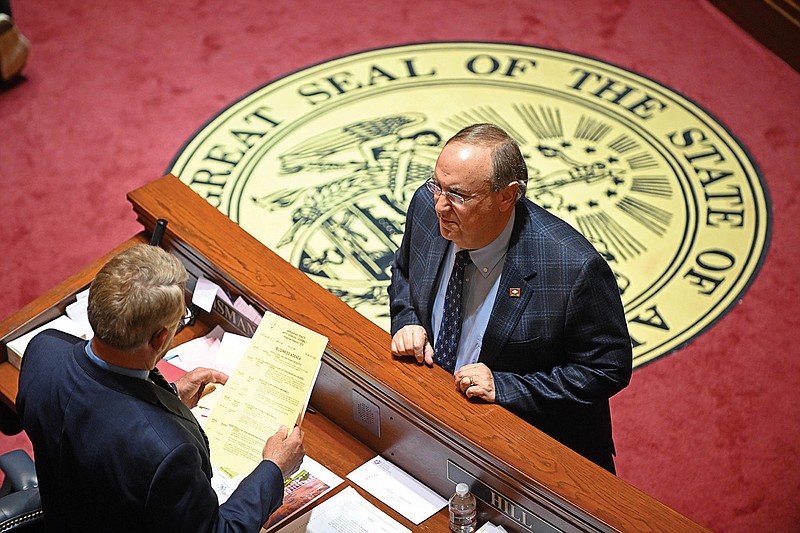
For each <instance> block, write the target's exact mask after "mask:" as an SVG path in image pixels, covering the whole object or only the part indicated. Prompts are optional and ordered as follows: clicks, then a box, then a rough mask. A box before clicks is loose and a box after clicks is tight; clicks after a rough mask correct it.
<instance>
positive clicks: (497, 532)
mask: <svg viewBox="0 0 800 533" xmlns="http://www.w3.org/2000/svg"><path fill="white" fill-rule="evenodd" d="M475 533H507V532H506V530H505V528H504V527H503V526H496V525H494V524H492V523H491V522H486V523H485V524H483V525H482V526H481V527H480V529H478V530H477V531H476V532H475Z"/></svg>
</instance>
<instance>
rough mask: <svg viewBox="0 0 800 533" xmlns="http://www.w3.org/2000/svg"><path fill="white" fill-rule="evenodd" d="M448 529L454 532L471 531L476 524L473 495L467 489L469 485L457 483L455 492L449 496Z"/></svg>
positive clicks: (471, 532)
mask: <svg viewBox="0 0 800 533" xmlns="http://www.w3.org/2000/svg"><path fill="white" fill-rule="evenodd" d="M448 508H449V509H450V531H453V532H455V533H473V532H474V531H475V529H476V526H477V517H476V513H475V511H476V506H475V496H473V495H472V493H471V492H470V491H469V485H467V484H466V483H459V484H458V485H456V493H455V494H453V496H452V497H451V498H450V503H449V505H448Z"/></svg>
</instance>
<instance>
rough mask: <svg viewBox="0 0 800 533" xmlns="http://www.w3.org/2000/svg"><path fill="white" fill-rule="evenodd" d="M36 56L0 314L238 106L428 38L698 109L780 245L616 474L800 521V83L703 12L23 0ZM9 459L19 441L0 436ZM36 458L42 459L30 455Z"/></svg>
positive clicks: (5, 244) (12, 186)
mask: <svg viewBox="0 0 800 533" xmlns="http://www.w3.org/2000/svg"><path fill="white" fill-rule="evenodd" d="M14 9H15V18H16V20H17V23H18V25H19V27H20V29H21V31H22V32H23V33H24V34H25V35H26V36H27V37H28V38H29V39H30V41H31V43H32V50H31V56H30V59H29V63H28V65H27V67H26V68H25V70H24V74H25V79H24V80H23V81H22V82H21V83H19V84H17V85H15V86H13V87H11V88H8V89H7V90H4V91H2V92H0V184H2V185H1V186H2V189H1V190H2V195H1V196H0V198H2V200H3V201H2V208H3V220H4V223H3V224H2V225H1V226H0V250H1V251H2V255H3V257H2V260H0V290H2V294H3V296H2V298H0V316H2V317H5V316H7V315H9V314H11V313H12V312H13V311H15V310H16V309H18V308H20V307H22V306H23V305H25V304H26V303H28V302H29V301H31V300H32V299H33V298H35V297H36V296H38V295H39V294H41V293H42V292H44V291H45V290H46V289H48V288H50V287H52V286H53V285H54V284H56V283H58V282H60V281H61V280H63V279H64V278H66V277H67V276H69V275H70V274H72V273H74V272H75V271H76V270H78V269H79V268H81V267H82V266H84V265H85V264H86V263H87V262H89V260H91V259H94V258H96V257H97V256H99V255H100V254H102V253H105V252H107V251H108V250H109V249H110V248H111V247H112V246H113V245H115V244H116V243H118V242H120V241H121V240H123V239H125V238H127V237H129V236H131V235H132V234H133V233H135V232H136V231H138V225H137V224H136V222H135V218H134V216H133V213H132V211H131V210H130V207H129V204H128V203H127V201H126V200H125V194H126V192H127V191H129V190H130V189H133V188H135V187H137V186H139V185H142V184H144V183H146V182H149V181H151V180H153V179H155V178H157V177H160V176H161V175H162V174H163V173H164V171H165V169H166V168H167V166H168V165H169V163H170V161H172V158H173V157H174V155H175V154H176V153H177V152H178V150H179V149H180V147H181V146H182V145H183V143H184V142H185V141H186V140H187V139H188V138H190V137H191V136H192V134H193V132H194V131H195V130H197V129H198V128H200V127H201V126H202V125H203V124H204V123H205V122H206V121H207V120H208V119H210V118H211V117H213V116H214V115H215V114H216V113H217V112H218V111H219V110H221V109H222V108H224V107H225V106H226V105H227V104H229V103H230V102H232V101H234V100H236V99H238V98H240V97H241V96H242V95H243V94H246V93H248V92H250V91H252V90H254V89H255V88H257V87H260V86H261V85H263V84H265V83H267V82H269V81H270V80H273V79H275V78H277V77H280V76H283V75H285V74H287V73H289V72H292V71H295V70H298V69H300V68H303V67H306V66H308V65H311V64H314V63H318V62H321V61H325V60H328V59H331V58H333V57H338V56H342V55H346V54H350V53H354V52H358V51H361V50H365V49H369V48H377V47H385V46H393V45H398V44H403V43H411V42H426V41H440V40H441V41H449V40H475V41H502V42H518V43H523V44H530V45H535V46H542V47H548V48H555V49H562V50H567V51H570V52H574V53H578V54H584V55H588V56H592V57H597V58H599V59H602V60H603V61H607V62H610V63H613V64H616V65H619V66H622V67H624V68H627V69H630V70H633V71H635V72H637V73H639V74H642V75H645V76H648V77H650V78H652V79H654V80H657V81H658V82H660V83H662V84H664V85H666V86H668V87H670V88H672V89H674V90H676V91H678V92H680V93H682V94H683V95H685V96H686V97H687V98H689V99H691V100H693V101H694V102H697V103H698V104H700V105H701V106H703V107H704V108H705V109H707V110H708V111H709V112H710V113H711V114H713V115H714V116H715V117H716V118H717V119H718V120H719V121H721V122H722V123H724V124H726V125H727V126H728V127H729V128H730V130H731V131H732V132H733V133H734V134H735V135H736V136H737V137H738V138H739V139H740V140H741V142H742V143H743V144H744V145H745V146H746V147H747V148H748V149H749V151H750V153H751V154H752V156H753V158H754V159H755V160H756V161H757V162H758V164H759V165H760V168H761V170H762V172H763V174H764V177H765V181H766V184H767V186H768V187H769V190H770V194H771V196H772V208H773V233H772V241H771V245H770V250H769V254H768V256H767V258H766V261H765V263H764V266H763V268H762V270H761V273H760V274H759V276H758V277H757V278H756V280H755V282H754V283H753V285H752V287H751V288H750V290H749V291H748V292H747V293H746V294H745V296H744V298H743V299H742V301H741V303H740V304H739V305H738V306H737V307H736V308H735V309H733V310H732V311H731V312H730V313H729V314H727V315H726V316H725V317H724V318H723V319H722V320H720V321H719V323H717V324H716V325H714V326H713V327H712V328H711V329H710V330H709V331H708V332H706V333H705V334H703V335H701V336H700V337H699V338H697V339H696V340H695V341H694V342H692V343H691V344H690V345H689V346H688V347H686V348H684V349H683V350H681V351H679V352H676V353H674V354H672V355H670V356H667V357H665V358H663V359H661V360H659V361H657V362H655V363H653V364H650V365H647V366H645V367H644V368H641V369H639V370H637V371H636V372H635V373H634V376H633V381H632V383H631V386H630V387H629V388H628V389H626V390H625V391H623V392H622V393H621V394H620V395H618V396H617V397H616V398H615V399H614V400H613V405H612V408H613V415H614V421H615V436H616V440H617V445H618V450H619V457H618V470H619V475H620V477H622V478H623V479H625V480H626V481H628V482H630V483H631V484H633V485H635V486H637V487H639V488H641V489H642V490H644V491H645V492H647V493H648V494H651V495H652V496H654V497H655V498H657V499H659V500H661V501H663V502H664V503H666V504H667V505H670V506H671V507H673V508H675V509H676V510H678V511H679V512H681V513H683V514H685V515H687V516H689V517H691V518H692V519H694V520H696V521H697V522H699V523H701V524H703V525H705V526H708V527H709V528H711V529H712V530H715V531H725V532H727V531H732V532H739V531H741V532H745V531H747V532H749V531H793V530H797V524H798V523H800V505H799V503H800V501H799V500H800V431H799V430H800V411H798V410H797V409H796V408H795V407H794V403H795V401H794V399H795V391H796V390H798V388H800V358H798V357H797V354H798V352H799V351H800V350H798V348H797V347H796V346H795V344H794V342H795V338H794V334H793V332H795V331H798V329H800V328H798V326H799V324H798V318H797V310H798V305H797V303H796V302H797V301H798V286H800V274H799V273H798V270H797V268H796V267H795V265H794V263H795V259H793V258H796V257H797V247H798V244H800V240H799V239H798V232H799V230H798V224H797V220H798V218H800V203H799V202H798V200H797V198H798V197H800V190H798V189H800V187H798V180H797V178H796V172H797V170H796V168H795V167H796V162H797V159H798V153H800V130H799V129H798V127H797V124H800V108H799V107H798V105H797V102H798V101H800V74H798V73H797V72H795V71H793V70H792V69H791V68H790V67H789V66H787V65H786V64H785V63H783V62H782V61H781V60H780V59H778V58H777V57H776V56H774V55H773V54H771V53H770V52H769V51H768V50H767V49H765V48H764V47H762V46H761V45H759V44H758V43H756V42H755V41H754V40H753V39H752V38H750V37H749V36H748V35H747V34H746V33H745V32H744V31H743V30H741V29H739V28H738V27H736V26H735V25H734V24H733V23H732V22H730V21H729V20H728V19H727V18H725V17H724V16H723V15H722V14H721V13H720V12H718V11H717V10H716V9H715V8H713V7H712V6H711V5H710V4H709V3H707V2H706V1H703V0H676V1H673V2H661V1H657V0H640V1H636V2H632V1H623V0H619V1H613V2H612V1H600V2H583V1H579V0H562V1H555V0H547V1H529V2H512V1H510V0H493V1H488V0H487V1H482V0H474V1H469V2H465V1H463V0H459V1H456V0H442V1H438V2H428V3H419V2H412V1H410V0H394V1H391V2H389V1H383V0H376V1H374V2H368V3H350V2H344V1H329V2H321V3H319V5H316V4H315V5H314V6H313V8H310V6H309V5H304V4H301V3H298V2H284V1H275V2H268V3H264V2H248V1H245V0H230V1H228V2H210V1H205V0H168V1H166V2H163V1H162V2H156V1H151V0H150V1H148V0H146V1H143V2H142V1H140V2H128V1H121V2H113V3H107V4H104V3H95V2H85V1H84V2H78V1H76V0H67V1H62V2H55V1H53V0H42V1H40V2H22V1H17V2H15V3H14ZM0 439H2V440H0V451H5V450H6V449H9V448H12V447H17V446H19V445H20V444H19V442H20V441H19V439H17V438H9V437H0ZM24 444H25V443H24V442H23V445H24Z"/></svg>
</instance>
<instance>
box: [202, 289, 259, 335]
mask: <svg viewBox="0 0 800 533" xmlns="http://www.w3.org/2000/svg"><path fill="white" fill-rule="evenodd" d="M211 310H212V311H213V312H215V313H217V314H218V315H219V316H221V317H222V318H223V320H225V322H227V323H228V324H230V326H231V327H232V328H234V329H236V330H237V331H238V332H239V333H241V334H242V335H244V336H245V337H250V338H252V337H253V334H255V332H256V328H257V327H258V324H256V323H255V322H253V321H252V320H250V319H249V318H247V317H246V316H244V315H243V314H242V313H240V312H239V311H237V310H236V309H234V308H233V307H232V306H230V305H228V304H227V303H226V302H224V301H222V300H220V299H219V298H215V299H214V305H213V306H212V308H211Z"/></svg>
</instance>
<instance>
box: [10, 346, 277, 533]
mask: <svg viewBox="0 0 800 533" xmlns="http://www.w3.org/2000/svg"><path fill="white" fill-rule="evenodd" d="M85 345H86V341H82V340H80V339H77V338H75V337H73V336H71V335H67V334H65V333H61V332H58V331H54V330H48V331H44V332H42V333H40V334H38V335H37V336H36V337H34V338H33V339H32V340H31V342H30V343H29V345H28V348H27V349H26V351H25V355H24V357H23V358H22V368H21V372H20V379H19V394H18V395H17V410H18V412H19V415H20V418H21V420H22V424H23V427H24V428H25V430H26V432H27V433H28V436H29V437H30V439H31V442H32V443H33V452H34V457H35V462H36V471H37V473H38V477H39V485H40V492H41V496H42V504H43V507H44V511H45V521H46V523H47V527H48V530H49V531H83V532H94V531H113V532H115V533H116V532H125V531H131V532H134V531H136V532H142V531H170V532H177V531H185V532H192V533H196V532H199V531H248V532H257V531H259V528H260V527H261V526H262V525H263V524H264V523H265V522H266V521H267V519H268V517H269V515H270V514H271V513H272V512H273V511H274V510H275V509H276V508H278V507H279V506H280V505H281V503H282V501H283V476H282V474H281V472H280V469H278V467H277V466H276V465H275V463H273V462H271V461H262V462H261V463H260V465H259V466H258V467H257V468H256V469H255V471H254V472H253V473H252V474H250V476H248V477H247V478H246V479H245V480H244V481H243V482H242V483H241V485H240V486H239V488H238V489H237V490H236V492H235V493H234V494H233V495H232V496H231V497H230V499H229V500H228V501H227V502H226V503H225V504H223V505H222V506H220V505H219V503H218V501H217V497H216V495H215V493H214V490H213V489H212V487H211V483H210V479H211V463H210V460H209V450H208V445H207V443H206V441H205V435H204V434H203V433H202V430H201V429H200V426H199V425H198V424H197V421H196V420H195V418H194V416H193V415H192V413H191V412H190V411H189V409H188V408H187V407H186V406H185V405H184V404H183V403H182V402H181V401H180V400H179V399H178V397H177V396H176V395H175V394H172V393H170V392H168V391H166V390H164V389H162V388H161V387H158V386H156V385H153V384H152V383H150V382H147V381H143V380H140V379H135V378H130V377H126V376H122V375H119V374H115V373H111V372H107V371H106V370H103V369H101V368H100V367H98V366H97V365H96V364H94V363H93V362H92V361H91V360H90V359H89V357H88V356H87V355H86V352H85Z"/></svg>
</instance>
